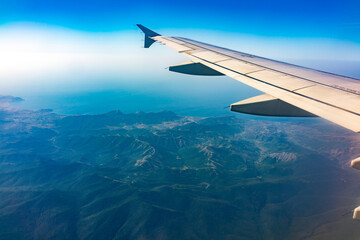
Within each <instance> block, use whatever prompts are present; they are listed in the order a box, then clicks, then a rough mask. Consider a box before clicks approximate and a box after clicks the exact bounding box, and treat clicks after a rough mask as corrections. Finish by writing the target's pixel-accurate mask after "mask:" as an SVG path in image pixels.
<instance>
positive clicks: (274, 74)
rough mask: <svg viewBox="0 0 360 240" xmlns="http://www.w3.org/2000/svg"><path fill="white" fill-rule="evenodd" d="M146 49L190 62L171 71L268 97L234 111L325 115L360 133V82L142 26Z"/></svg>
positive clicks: (252, 100) (242, 104) (242, 103)
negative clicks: (225, 79)
mask: <svg viewBox="0 0 360 240" xmlns="http://www.w3.org/2000/svg"><path fill="white" fill-rule="evenodd" d="M138 27H139V28H140V29H141V30H142V31H143V32H144V33H145V48H148V47H150V46H151V44H153V43H154V42H156V41H157V42H160V43H161V44H163V45H165V46H168V47H170V48H172V49H174V50H176V51H177V52H179V53H181V54H184V55H185V56H187V57H189V58H190V60H191V61H190V62H186V63H183V64H179V65H175V66H171V67H170V68H169V70H170V71H174V72H179V73H185V74H194V75H206V76H216V75H226V76H229V77H231V78H234V79H236V80H238V81H240V82H242V83H245V84H247V85H249V86H251V87H254V88H256V89H258V90H260V91H262V92H264V93H266V94H264V95H260V96H257V97H253V98H250V99H246V100H243V101H240V102H237V103H234V104H232V105H231V110H232V111H236V112H243V113H249V114H256V115H267V116H302V117H305V116H319V117H322V118H325V119H327V120H329V121H331V122H334V123H336V124H338V125H340V126H343V127H345V128H348V129H350V130H352V131H354V132H360V80H359V79H354V78H350V77H344V76H340V75H336V74H331V73H326V72H322V71H318V70H314V69H310V68H305V67H300V66H296V65H292V64H288V63H284V62H279V61H275V60H271V59H267V58H262V57H258V56H254V55H251V54H247V53H242V52H238V51H233V50H229V49H226V48H222V47H216V46H213V45H210V44H205V43H202V42H198V41H194V40H190V39H186V38H181V37H167V36H161V35H160V34H158V33H156V32H154V31H152V30H150V29H148V28H146V27H144V26H142V25H140V24H138Z"/></svg>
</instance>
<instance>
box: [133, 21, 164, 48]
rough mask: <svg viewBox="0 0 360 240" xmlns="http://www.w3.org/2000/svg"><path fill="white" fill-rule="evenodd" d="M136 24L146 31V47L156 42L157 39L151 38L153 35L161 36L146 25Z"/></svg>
mask: <svg viewBox="0 0 360 240" xmlns="http://www.w3.org/2000/svg"><path fill="white" fill-rule="evenodd" d="M136 25H137V26H138V27H139V28H140V29H141V31H143V33H145V44H144V47H145V48H149V47H150V46H151V45H152V44H153V43H154V42H155V40H153V39H151V37H156V36H161V35H160V34H158V33H156V32H154V31H152V30H150V29H148V28H147V27H144V26H143V25H141V24H136Z"/></svg>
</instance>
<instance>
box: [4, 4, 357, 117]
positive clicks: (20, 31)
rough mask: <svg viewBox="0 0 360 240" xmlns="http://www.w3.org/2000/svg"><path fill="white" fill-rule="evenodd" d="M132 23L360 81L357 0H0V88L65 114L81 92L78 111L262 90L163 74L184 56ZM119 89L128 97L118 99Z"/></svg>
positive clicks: (192, 102) (225, 101) (201, 104)
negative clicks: (147, 41)
mask: <svg viewBox="0 0 360 240" xmlns="http://www.w3.org/2000/svg"><path fill="white" fill-rule="evenodd" d="M137 23H141V24H143V25H145V26H147V27H149V28H152V29H154V30H155V31H157V32H159V33H161V34H164V35H176V36H183V37H188V38H192V39H195V40H200V41H204V42H208V43H210V44H214V45H221V46H223V47H227V48H231V49H235V50H239V51H243V52H248V53H252V54H255V55H260V56H264V57H268V58H272V59H277V60H281V61H286V62H291V63H294V64H299V65H304V66H307V67H313V68H317V69H321V70H324V71H329V72H333V73H337V74H343V75H349V76H352V77H358V78H360V2H359V1H355V0H345V1H331V0H330V1H308V0H305V1H228V0H223V1H188V0H186V1H110V0H102V1H95V0H88V1H85V0H79V1H76V0H71V1H70V0H52V1H49V0H0V52H1V54H0V65H1V66H2V69H1V71H0V89H1V91H0V95H8V94H9V95H16V96H20V97H24V98H25V99H33V101H32V102H33V103H34V102H36V107H37V108H55V109H56V108H57V109H59V110H60V111H62V112H71V113H74V112H76V113H81V111H80V112H77V111H78V109H81V107H76V106H75V107H74V106H69V105H68V103H69V102H77V101H75V100H74V99H76V98H77V96H82V97H83V98H82V100H81V101H78V102H82V104H83V105H82V109H85V108H86V109H87V110H86V111H87V112H91V113H92V112H97V111H98V109H99V108H101V107H99V106H105V105H106V106H109V107H110V106H111V108H116V106H118V108H120V109H121V110H123V109H124V108H128V109H134V110H145V111H149V110H151V109H152V108H151V106H152V105H153V106H155V105H156V106H158V107H157V108H156V110H161V109H171V108H177V109H180V108H181V109H185V108H190V107H191V108H192V109H195V112H196V111H198V110H197V109H200V108H202V109H206V111H208V112H211V111H213V110H214V109H222V108H223V107H224V106H228V105H229V104H231V103H233V102H235V101H239V100H242V99H245V98H248V97H252V96H255V95H256V94H260V92H259V91H257V90H254V89H252V88H250V87H248V86H245V85H243V84H240V83H238V82H236V81H235V80H233V79H230V78H227V77H214V78H207V77H196V76H185V75H181V74H175V73H171V72H169V71H167V70H166V69H165V68H166V67H168V66H170V65H174V64H177V63H180V62H185V61H187V59H186V58H185V57H183V56H181V55H180V54H177V53H175V52H174V51H172V50H170V49H167V48H166V47H163V46H159V45H153V46H152V47H151V49H143V48H141V47H142V45H143V43H142V39H143V35H142V34H141V32H140V31H139V30H138V29H137V27H136V25H135V24H137ZM111 92H113V93H115V94H111ZM91 93H93V94H91ZM122 93H124V94H123V95H124V96H130V95H132V96H130V97H128V98H123V97H121V98H119V97H117V96H118V94H122ZM104 94H107V96H113V97H112V98H111V99H109V97H106V98H105V97H104V96H105V95H104ZM215 95H216V98H214V97H211V96H215ZM99 96H102V97H99ZM134 96H136V98H135V97H134ZM141 96H142V97H141ZM49 97H52V100H51V99H50V100H49ZM62 97H68V100H66V101H65V100H64V101H63V102H62V101H61V100H60V99H61V98H62ZM141 98H142V99H141ZM69 99H72V100H69ZM103 99H105V100H103ZM120 99H121V100H120ZM134 99H139V101H138V102H137V103H136V102H134ZM144 99H146V100H144ZM151 99H152V100H151ZM101 100H103V102H98V101H101ZM27 102H28V103H29V101H27ZM88 102H91V103H92V105H94V109H91V105H86V103H88ZM109 102H113V103H114V102H115V103H117V102H123V103H124V104H122V105H121V104H120V105H116V104H108V103H109ZM129 102H131V104H132V105H131V104H130V103H129ZM147 102H152V104H148V105H147V106H145V105H146V103H147ZM159 102H162V103H163V104H159ZM50 103H53V104H52V105H51V104H50ZM125 103H126V104H125ZM140 103H141V104H140ZM155 103H156V104H155ZM46 104H47V105H46ZM65 105H66V106H67V107H66V109H60V108H61V107H63V108H65V107H64V106H65ZM160 105H161V106H160ZM184 105H186V106H184ZM95 106H96V107H95ZM129 106H131V107H129ZM159 106H160V107H159ZM69 108H72V109H76V110H74V111H68V109H69ZM154 109H155V108H154ZM107 110H111V109H107ZM102 111H103V109H102ZM129 111H130V110H129ZM215 112H216V111H215ZM220 112H221V111H220ZM217 113H219V111H217ZM185 114H186V111H185Z"/></svg>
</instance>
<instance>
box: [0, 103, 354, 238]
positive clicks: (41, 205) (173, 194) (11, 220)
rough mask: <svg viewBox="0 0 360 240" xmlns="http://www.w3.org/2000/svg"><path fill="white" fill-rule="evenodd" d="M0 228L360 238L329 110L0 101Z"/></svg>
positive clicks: (41, 233)
mask: <svg viewBox="0 0 360 240" xmlns="http://www.w3.org/2000/svg"><path fill="white" fill-rule="evenodd" d="M0 136H1V137H0V239H274V240H275V239H276V240H280V239H327V240H331V239H358V237H359V236H360V227H359V226H360V225H359V223H358V222H355V221H353V220H352V219H351V214H347V213H349V211H351V210H352V209H353V208H355V207H357V206H358V205H359V204H360V186H359V184H358V183H359V180H360V174H359V173H358V172H356V171H355V170H353V169H351V168H350V167H349V161H350V160H351V159H353V158H354V157H356V156H358V155H359V153H360V141H359V140H360V138H359V136H358V135H357V134H354V133H351V132H349V131H347V130H344V129H342V128H340V127H337V126H334V125H332V124H330V123H328V122H326V121H300V120H299V121H289V122H274V121H265V120H244V119H241V118H237V117H235V116H218V117H207V118H200V117H183V116H178V115H176V114H175V113H173V112H169V111H164V112H158V113H151V112H150V113H144V112H138V113H132V114H124V113H122V112H121V111H111V112H108V113H105V114H99V115H70V116H64V115H58V114H56V113H53V112H52V111H50V110H40V111H29V110H20V109H13V108H9V107H3V108H0Z"/></svg>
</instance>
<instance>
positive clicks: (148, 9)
mask: <svg viewBox="0 0 360 240" xmlns="http://www.w3.org/2000/svg"><path fill="white" fill-rule="evenodd" d="M359 9H360V2H359V1H357V0H345V1H338V0H337V1H334V0H328V1H323V0H320V1H309V0H304V1H299V0H297V1H289V0H287V1H284V0H275V1H264V0H262V1H241V0H240V1H229V0H223V1H203V0H200V1H189V0H183V1H110V0H102V1H98V0H87V1H85V0H71V1H69V0H52V1H48V0H1V2H0V23H8V22H19V21H22V22H24V21H25V22H41V23H46V24H50V25H57V26H63V27H66V28H71V29H78V30H84V31H93V32H104V31H121V30H130V29H132V28H134V24H136V23H143V24H144V25H148V26H151V27H154V28H157V29H162V28H193V29H211V30H221V31H231V32H241V33H245V34H255V35H265V36H285V37H326V38H337V39H347V40H349V41H355V42H360V31H359V30H360V10H359Z"/></svg>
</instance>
